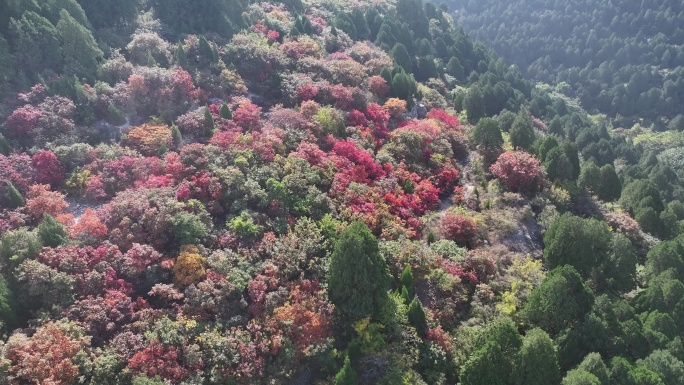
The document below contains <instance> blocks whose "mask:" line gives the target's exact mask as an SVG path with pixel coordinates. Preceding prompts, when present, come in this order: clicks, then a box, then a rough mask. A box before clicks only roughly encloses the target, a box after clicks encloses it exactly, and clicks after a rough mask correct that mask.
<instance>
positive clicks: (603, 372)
mask: <svg viewBox="0 0 684 385" xmlns="http://www.w3.org/2000/svg"><path fill="white" fill-rule="evenodd" d="M577 368H578V369H582V370H586V371H587V372H589V373H591V374H593V375H594V376H596V378H598V380H599V382H600V384H601V385H610V378H609V377H610V374H609V373H608V367H606V364H605V363H604V362H603V359H601V355H600V354H598V353H589V354H588V355H587V356H586V357H585V358H584V361H582V363H581V364H580V365H579V366H578V367H577Z"/></svg>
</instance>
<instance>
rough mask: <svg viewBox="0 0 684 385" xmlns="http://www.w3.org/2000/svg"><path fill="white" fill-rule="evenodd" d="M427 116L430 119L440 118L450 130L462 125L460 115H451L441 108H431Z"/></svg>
mask: <svg viewBox="0 0 684 385" xmlns="http://www.w3.org/2000/svg"><path fill="white" fill-rule="evenodd" d="M427 117H428V119H435V120H439V121H440V122H442V124H443V125H444V127H445V128H446V129H448V130H455V129H457V128H458V127H459V126H460V125H461V124H460V123H459V121H458V117H456V116H453V115H449V114H448V113H447V112H446V111H444V110H442V109H440V108H433V109H431V110H430V112H428V114H427Z"/></svg>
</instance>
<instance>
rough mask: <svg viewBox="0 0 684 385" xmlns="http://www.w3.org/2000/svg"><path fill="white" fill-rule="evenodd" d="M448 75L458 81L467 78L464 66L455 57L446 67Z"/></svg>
mask: <svg viewBox="0 0 684 385" xmlns="http://www.w3.org/2000/svg"><path fill="white" fill-rule="evenodd" d="M446 73H448V74H449V75H451V76H453V77H455V78H456V80H458V81H463V79H464V78H465V70H464V69H463V65H462V64H461V62H460V61H459V60H458V58H457V57H455V56H453V57H452V58H451V59H449V62H448V63H447V65H446Z"/></svg>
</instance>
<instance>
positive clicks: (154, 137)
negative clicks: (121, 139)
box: [126, 124, 173, 155]
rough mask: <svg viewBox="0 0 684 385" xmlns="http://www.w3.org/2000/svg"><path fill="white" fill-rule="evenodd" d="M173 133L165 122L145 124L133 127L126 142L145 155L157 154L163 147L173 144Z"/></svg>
mask: <svg viewBox="0 0 684 385" xmlns="http://www.w3.org/2000/svg"><path fill="white" fill-rule="evenodd" d="M172 140H173V134H172V133H171V128H170V127H169V126H167V125H164V124H143V125H142V126H136V127H133V128H131V130H130V131H129V132H128V137H127V139H126V142H127V143H128V145H129V146H131V147H133V148H135V149H137V150H138V151H140V152H141V153H142V154H143V155H157V154H158V153H159V150H160V149H161V148H162V147H166V148H168V147H169V146H171V142H172Z"/></svg>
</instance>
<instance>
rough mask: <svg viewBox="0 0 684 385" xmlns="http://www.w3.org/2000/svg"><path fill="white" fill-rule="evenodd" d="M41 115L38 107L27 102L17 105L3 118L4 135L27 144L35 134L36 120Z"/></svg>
mask: <svg viewBox="0 0 684 385" xmlns="http://www.w3.org/2000/svg"><path fill="white" fill-rule="evenodd" d="M42 115H43V113H42V112H41V111H40V109H39V108H37V107H34V106H32V105H30V104H27V105H25V106H23V107H19V108H17V109H16V110H14V112H12V114H11V115H10V116H9V117H8V118H7V119H6V120H5V123H3V126H5V128H6V130H5V135H6V136H7V138H8V139H13V140H16V141H17V142H19V143H20V144H22V145H27V144H29V143H30V141H31V140H32V139H33V137H34V136H35V134H36V129H37V125H38V120H39V119H40V117H41V116H42Z"/></svg>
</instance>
